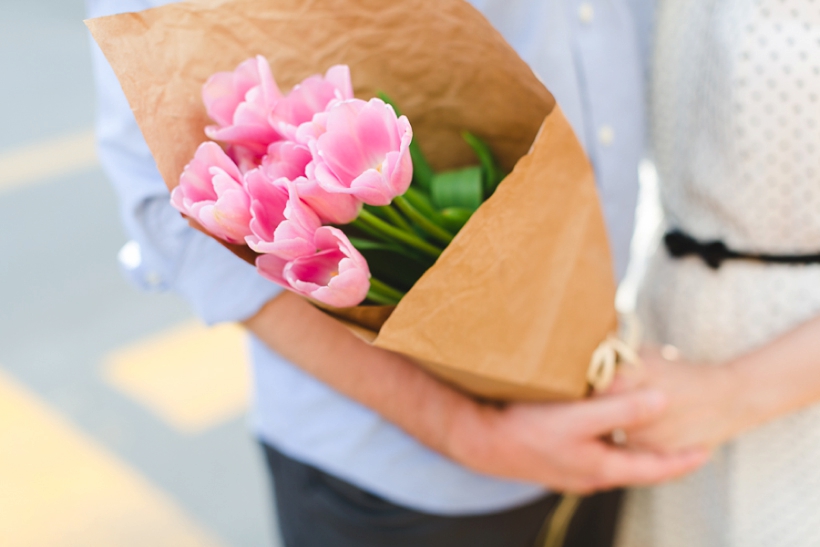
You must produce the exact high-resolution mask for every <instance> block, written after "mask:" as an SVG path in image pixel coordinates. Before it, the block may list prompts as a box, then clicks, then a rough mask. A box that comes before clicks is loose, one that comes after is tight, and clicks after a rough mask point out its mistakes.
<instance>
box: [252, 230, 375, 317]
mask: <svg viewBox="0 0 820 547" xmlns="http://www.w3.org/2000/svg"><path fill="white" fill-rule="evenodd" d="M315 243H316V252H315V253H313V254H309V255H305V256H301V257H299V258H296V259H294V260H291V261H290V262H285V261H284V260H283V259H281V258H279V257H276V256H273V255H262V256H260V257H259V258H257V260H256V266H257V269H258V270H259V273H260V274H262V275H263V276H264V277H266V278H267V279H270V280H272V281H274V282H276V283H280V284H283V285H284V286H285V287H288V288H290V289H291V290H293V291H294V292H296V293H298V294H301V295H304V296H307V297H309V298H313V299H315V300H318V301H319V302H322V303H324V304H327V305H329V306H333V307H336V308H349V307H352V306H356V305H358V304H360V303H361V302H362V301H363V300H364V299H365V298H366V297H367V291H368V290H369V289H370V270H369V269H368V267H367V261H366V260H365V259H364V257H363V256H362V255H361V254H360V253H359V251H357V250H356V249H355V248H354V247H353V245H352V244H351V243H350V240H348V239H347V236H345V234H344V233H343V232H342V231H341V230H339V229H337V228H333V227H330V226H323V227H322V228H319V229H318V230H316V234H315ZM283 281H284V283H283Z"/></svg>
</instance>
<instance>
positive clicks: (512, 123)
mask: <svg viewBox="0 0 820 547" xmlns="http://www.w3.org/2000/svg"><path fill="white" fill-rule="evenodd" d="M87 24H88V26H89V28H90V29H91V32H92V34H93V35H94V38H95V39H96V40H97V42H98V43H99V45H100V46H101V48H102V50H103V52H104V53H105V55H106V57H107V58H108V60H109V62H110V63H111V65H112V67H113V68H114V71H115V72H116V74H117V76H118V78H119V80H120V83H121V84H122V87H123V90H124V91H125V94H126V96H127V98H128V100H129V102H130V104H131V108H132V109H133V111H134V114H135V116H136V119H137V122H138V123H139V125H140V128H141V129H142V132H143V135H144V136H145V140H146V141H147V143H148V146H149V147H150V148H151V151H152V153H153V155H154V158H155V159H156V162H157V166H158V167H159V170H160V173H161V174H162V176H163V178H164V179H165V182H166V183H167V185H168V187H169V188H173V187H175V186H176V185H177V184H178V181H179V175H180V173H181V172H182V169H183V167H184V166H185V164H186V163H187V162H188V161H190V159H191V158H192V157H193V154H194V151H195V150H196V147H197V146H198V145H199V143H201V142H202V141H203V140H205V135H204V132H203V129H204V127H205V126H206V125H208V124H209V120H208V119H207V116H206V113H205V108H204V105H203V104H202V99H201V93H200V92H201V88H202V84H203V83H204V82H205V80H206V79H207V78H208V76H210V75H211V74H213V73H214V72H217V71H225V70H233V69H234V68H235V67H236V65H238V64H239V63H240V62H241V61H243V60H245V59H247V58H248V57H251V56H253V55H257V54H262V55H264V56H265V57H266V58H267V59H268V60H269V61H270V63H271V67H272V69H273V74H274V76H275V78H276V80H277V82H278V83H279V85H280V87H281V88H282V89H283V90H287V89H289V88H290V87H291V86H293V85H294V84H296V83H297V82H299V81H300V80H302V79H303V78H305V77H306V76H308V75H311V74H315V73H323V72H324V71H325V70H327V68H329V67H330V66H332V65H334V64H348V65H350V68H351V71H352V76H353V84H354V89H355V93H356V95H357V96H359V97H362V98H369V97H372V96H374V95H375V93H376V92H377V91H384V92H386V93H387V94H388V95H390V96H391V97H392V98H393V99H394V100H395V101H396V102H397V103H398V104H399V105H400V106H401V108H402V110H403V111H404V113H406V114H407V116H408V118H409V119H410V121H411V123H412V124H413V128H414V132H415V135H416V136H417V138H418V141H419V144H420V145H421V147H422V148H423V150H424V152H425V153H426V154H427V155H428V158H429V159H430V162H431V163H432V165H433V166H434V167H435V168H436V169H444V168H452V167H458V166H463V165H468V164H472V163H475V161H476V160H475V158H474V156H473V155H472V152H471V151H470V149H469V147H467V145H466V144H465V143H464V142H463V140H462V139H461V137H460V132H461V131H463V130H468V131H471V132H473V133H475V134H477V135H479V136H480V137H482V138H483V139H485V140H486V141H487V142H488V143H489V144H490V146H491V147H492V149H493V150H494V151H495V153H496V155H497V156H498V157H499V160H500V162H501V163H502V164H503V165H504V166H505V167H506V168H508V169H509V168H512V167H513V166H515V169H514V171H513V173H512V174H511V175H510V176H509V177H507V179H506V180H505V181H504V182H503V183H502V184H501V186H500V187H499V189H498V191H497V192H496V194H495V195H494V196H493V197H492V198H491V199H490V200H489V201H488V202H487V203H485V204H484V205H482V206H481V208H480V209H479V211H478V212H477V213H476V214H475V215H474V216H473V218H472V219H471V220H470V222H469V223H468V224H467V226H466V227H465V228H464V229H463V230H462V231H461V233H459V235H458V236H457V237H456V238H455V240H454V241H453V243H452V244H451V245H450V246H449V247H448V248H447V249H446V250H445V252H444V254H443V255H442V256H441V258H440V259H439V261H438V262H437V263H436V265H435V266H434V267H433V268H431V269H430V270H429V271H428V272H427V273H426V274H425V275H424V277H422V279H421V280H420V281H419V282H418V283H417V284H416V286H415V287H413V289H412V290H411V291H410V292H409V293H408V294H407V296H406V297H405V298H404V299H403V300H402V302H401V303H400V304H399V306H398V307H397V308H396V310H395V311H394V312H393V314H392V315H391V316H390V318H389V319H388V320H387V321H386V322H385V323H384V325H383V326H382V328H381V330H380V332H379V335H378V338H377V339H376V341H375V344H376V345H377V346H380V347H384V348H388V349H391V350H394V351H398V352H401V353H404V354H406V355H408V356H411V357H413V358H415V359H416V360H418V361H419V362H420V363H421V364H422V365H424V366H426V367H427V368H428V369H430V370H431V371H433V372H434V373H436V374H438V375H440V376H442V377H444V378H446V379H448V380H449V381H451V382H453V383H455V384H457V385H459V386H461V387H462V388H464V389H466V390H468V391H471V392H473V393H475V394H478V395H481V396H485V397H490V398H503V399H551V398H552V399H554V398H571V397H580V396H582V395H583V394H584V393H585V391H586V381H585V372H586V368H587V365H588V362H589V358H590V356H591V354H592V352H593V350H594V349H595V347H596V346H597V344H598V343H599V342H600V341H601V340H603V339H604V337H605V336H606V334H607V333H609V332H610V331H612V330H613V329H614V326H615V321H616V320H615V311H614V293H615V287H614V277H613V273H612V268H611V259H610V255H609V248H608V243H607V238H606V233H605V229H604V223H603V217H602V215H601V211H600V206H599V204H598V197H597V193H596V189H595V186H594V180H593V175H592V171H591V169H590V166H589V164H588V162H587V160H586V158H585V156H584V154H583V152H582V150H581V148H580V146H579V144H578V142H577V140H576V138H575V136H574V134H573V133H572V130H571V129H570V127H569V125H568V124H567V122H566V120H565V119H564V117H563V115H562V114H561V112H560V109H558V108H555V107H554V106H555V105H554V100H553V98H552V96H551V95H550V93H549V92H548V91H547V90H546V88H544V86H543V84H541V82H540V81H539V80H538V79H537V78H536V77H535V75H534V74H533V73H532V71H531V70H530V69H529V67H528V66H527V65H526V63H524V62H523V61H522V60H521V59H520V58H519V57H518V55H517V54H516V53H515V52H514V51H513V49H512V48H511V47H510V46H509V45H508V44H507V43H506V42H505V41H504V39H503V38H502V37H501V35H500V34H498V32H497V31H495V29H493V27H492V26H491V25H490V24H489V23H488V22H487V21H486V19H484V17H483V16H482V15H481V14H480V13H478V12H477V11H476V10H475V9H473V8H472V7H471V6H470V5H469V4H467V3H466V2H463V1H462V0H391V1H389V2H386V1H384V0H200V1H198V2H188V3H183V4H172V5H168V6H164V7H160V8H155V9H152V10H148V11H145V12H141V13H136V14H123V15H116V16H111V17H104V18H100V19H94V20H90V21H88V22H87ZM545 118H546V119H545ZM542 122H543V128H542V130H541V132H540V133H539V128H541V127H542ZM536 135H538V139H537V140H536V142H535V143H534V144H533V141H534V140H535V138H536ZM531 146H532V150H531V153H529V154H527V152H528V150H530V147H531ZM519 160H520V161H519ZM234 250H235V251H236V249H234ZM238 254H241V253H238ZM245 258H247V255H246V257H245ZM383 312H384V310H380V311H379V312H378V313H383ZM334 313H335V315H337V316H340V315H341V316H345V313H344V312H343V311H336V312H334ZM353 313H354V315H355V314H358V315H359V316H360V317H361V316H362V315H363V314H365V315H366V314H367V313H368V310H362V309H361V308H357V309H355V310H354V311H353ZM371 326H373V324H372V323H371Z"/></svg>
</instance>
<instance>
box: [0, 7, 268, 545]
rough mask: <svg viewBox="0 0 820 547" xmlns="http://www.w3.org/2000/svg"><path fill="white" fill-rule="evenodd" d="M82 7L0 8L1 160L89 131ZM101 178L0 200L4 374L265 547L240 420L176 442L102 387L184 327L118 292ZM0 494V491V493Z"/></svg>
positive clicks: (41, 186)
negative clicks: (123, 352) (113, 371)
mask: <svg viewBox="0 0 820 547" xmlns="http://www.w3.org/2000/svg"><path fill="white" fill-rule="evenodd" d="M83 16H84V6H83V2H82V0H3V1H2V6H1V7H0V74H2V75H3V76H2V81H3V85H2V86H0V120H2V123H0V155H2V154H3V153H4V152H7V151H9V150H11V149H15V148H17V147H20V146H24V145H29V144H35V143H37V142H40V141H44V140H47V139H50V138H54V137H61V136H64V135H67V134H72V133H79V132H82V131H84V130H88V129H90V128H91V127H92V125H93V116H94V111H93V109H94V100H93V87H92V83H91V69H90V62H89V55H88V35H87V32H86V30H85V27H84V26H83V24H82V19H83ZM125 241H126V237H125V235H124V233H123V231H122V229H121V227H120V223H119V220H118V218H117V213H116V200H115V196H114V195H113V192H112V191H111V189H110V188H109V186H108V184H107V182H106V180H105V177H104V175H103V173H102V172H101V171H100V170H99V169H98V168H93V167H90V168H89V169H86V170H84V171H82V172H75V173H73V174H70V175H65V176H59V177H56V178H54V179H53V180H43V181H37V182H36V183H32V184H28V185H25V186H21V187H17V188H14V189H11V190H7V191H3V189H2V188H0V281H1V282H0V367H2V370H4V371H5V372H7V373H9V374H11V375H12V376H13V377H14V378H16V379H17V380H18V381H20V382H21V383H22V384H23V385H25V386H26V387H28V388H29V389H30V390H32V391H33V392H35V393H36V394H37V395H39V396H40V397H41V398H42V399H44V400H45V401H46V402H47V403H48V404H49V405H51V406H52V407H53V408H56V409H57V410H58V411H59V412H61V413H62V415H63V416H64V417H66V418H67V419H68V420H70V421H71V422H73V423H74V424H75V425H77V426H78V427H80V428H81V429H82V430H84V431H85V432H87V433H88V434H90V435H91V436H92V437H93V438H95V439H96V440H97V441H99V442H100V443H102V444H103V445H104V446H105V447H106V448H108V449H109V450H110V451H111V452H113V453H114V454H116V455H117V456H118V457H120V458H121V459H122V460H124V461H125V462H127V463H128V464H129V465H131V466H132V467H133V468H134V469H136V470H137V471H138V472H140V473H141V474H142V475H143V476H144V477H146V478H147V479H148V480H149V481H150V482H152V483H153V484H155V485H156V486H158V487H159V488H161V489H162V490H163V491H165V492H166V493H167V494H169V495H170V496H171V497H172V498H173V499H174V500H175V501H176V502H177V503H178V504H179V505H180V506H182V507H183V508H184V509H185V510H186V511H187V512H188V513H189V514H190V515H192V516H193V517H194V518H195V519H196V520H198V521H199V522H201V523H204V525H205V526H207V527H208V529H209V530H210V531H211V532H213V533H214V534H215V535H216V536H217V537H218V538H219V539H221V540H222V541H223V542H224V544H225V545H227V546H235V547H244V546H249V547H252V546H274V545H278V544H279V542H278V541H277V540H276V539H275V538H274V537H273V534H272V533H271V529H272V526H273V524H272V523H271V520H270V515H271V510H270V500H269V493H268V488H267V480H268V479H267V476H266V475H265V473H264V469H263V465H262V460H261V454H260V452H259V450H258V449H257V447H256V446H255V444H254V443H253V440H252V439H251V437H250V435H249V433H248V429H247V426H246V423H245V420H244V418H240V419H236V420H234V421H232V422H230V423H228V424H225V425H223V426H219V427H216V428H214V429H211V430H208V431H206V432H205V433H203V434H201V435H193V436H184V435H181V434H179V433H177V432H175V431H174V430H172V429H171V428H169V427H168V426H167V425H166V424H164V423H162V422H161V421H160V420H158V419H156V418H154V417H153V416H152V415H151V414H150V413H149V412H148V411H147V410H145V409H144V408H142V407H141V406H139V405H137V404H136V403H133V402H131V401H130V400H128V399H126V398H125V397H123V396H122V395H120V394H119V393H117V392H116V391H114V390H113V389H112V388H111V387H109V386H108V385H106V384H105V383H104V382H103V381H102V380H101V378H100V374H99V370H100V362H101V359H102V356H103V355H105V354H106V352H108V351H111V350H112V349H114V348H117V347H121V346H123V345H125V344H127V343H129V342H131V341H134V340H138V339H140V338H142V337H144V336H146V335H149V334H151V333H155V332H159V331H162V330H163V329H165V328H167V327H169V326H172V325H175V324H178V323H181V322H184V321H186V320H189V319H190V318H191V315H190V312H189V311H188V310H187V308H186V306H185V304H184V303H183V302H181V301H180V300H178V299H177V298H175V297H174V296H172V295H158V294H143V293H139V292H137V291H136V290H135V289H132V288H131V287H130V286H128V285H127V284H126V282H125V281H124V280H123V279H122V278H121V276H120V274H119V271H118V267H117V263H116V253H117V251H118V249H119V248H120V246H121V245H122V244H123V243H124V242H125ZM0 488H2V485H0Z"/></svg>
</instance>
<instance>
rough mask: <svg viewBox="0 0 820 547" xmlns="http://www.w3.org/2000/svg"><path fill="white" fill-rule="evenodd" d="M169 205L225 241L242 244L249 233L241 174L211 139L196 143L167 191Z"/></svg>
mask: <svg viewBox="0 0 820 547" xmlns="http://www.w3.org/2000/svg"><path fill="white" fill-rule="evenodd" d="M171 204H172V205H173V206H174V207H175V208H176V209H177V210H178V211H180V212H181V213H183V214H185V215H187V216H189V217H191V218H192V219H194V220H196V221H197V222H199V223H200V224H201V225H202V226H203V227H204V228H205V229H206V230H208V232H210V233H211V234H213V235H214V236H216V237H218V238H220V239H224V240H225V241H227V242H229V243H242V242H243V241H244V240H245V237H246V236H248V235H250V233H251V231H250V227H249V224H250V220H251V213H250V197H249V196H248V193H247V192H246V191H245V188H244V186H243V185H242V174H241V173H240V172H239V168H238V167H237V166H236V164H235V163H234V162H233V161H232V160H231V158H229V157H228V156H227V155H226V154H225V152H224V151H223V150H222V148H220V147H219V145H218V144H216V143H214V142H204V143H202V144H201V145H199V148H197V151H196V154H195V155H194V159H193V160H191V162H190V163H189V164H188V165H186V166H185V169H184V170H183V172H182V175H181V176H180V177H179V186H177V187H176V188H174V191H173V192H172V193H171Z"/></svg>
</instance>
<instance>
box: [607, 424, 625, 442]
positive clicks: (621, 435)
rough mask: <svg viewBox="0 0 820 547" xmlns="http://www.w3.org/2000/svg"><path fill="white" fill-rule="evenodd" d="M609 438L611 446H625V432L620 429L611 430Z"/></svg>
mask: <svg viewBox="0 0 820 547" xmlns="http://www.w3.org/2000/svg"><path fill="white" fill-rule="evenodd" d="M609 438H610V439H611V440H612V444H615V445H618V446H625V445H626V441H627V438H626V431H624V430H623V429H621V428H620V427H619V428H616V429H613V430H612V433H610V434H609Z"/></svg>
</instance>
